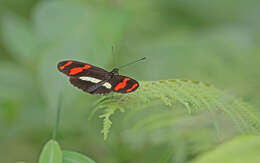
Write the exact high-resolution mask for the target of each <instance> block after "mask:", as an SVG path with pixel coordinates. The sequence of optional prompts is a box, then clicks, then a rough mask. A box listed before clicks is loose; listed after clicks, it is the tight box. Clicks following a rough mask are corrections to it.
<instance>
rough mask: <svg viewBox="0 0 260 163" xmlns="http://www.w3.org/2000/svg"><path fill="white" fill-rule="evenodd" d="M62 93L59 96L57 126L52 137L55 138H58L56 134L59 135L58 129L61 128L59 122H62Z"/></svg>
mask: <svg viewBox="0 0 260 163" xmlns="http://www.w3.org/2000/svg"><path fill="white" fill-rule="evenodd" d="M61 94H62V93H61V92H60V94H59V97H58V106H57V115H56V124H55V127H54V129H53V133H52V138H53V139H54V140H55V139H56V135H57V131H58V128H59V123H60V114H61V104H62V95H61Z"/></svg>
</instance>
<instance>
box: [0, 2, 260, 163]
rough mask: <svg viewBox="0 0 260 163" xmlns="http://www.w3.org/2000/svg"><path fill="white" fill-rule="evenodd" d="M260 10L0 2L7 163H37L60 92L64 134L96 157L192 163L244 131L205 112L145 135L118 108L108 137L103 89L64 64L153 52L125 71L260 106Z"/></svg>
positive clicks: (0, 119)
mask: <svg viewBox="0 0 260 163" xmlns="http://www.w3.org/2000/svg"><path fill="white" fill-rule="evenodd" d="M259 16H260V1H259V0H247V1H245V0H213V1H207V0H196V1H194V0H64V1H61V0H56V1H51V0H0V162H1V163H13V162H17V161H26V162H30V163H32V162H37V160H38V156H39V154H40V151H41V148H42V146H43V145H44V144H45V143H46V141H47V140H49V139H50V137H51V135H52V128H53V126H54V124H55V116H56V109H57V98H58V95H59V93H60V92H61V91H62V94H63V97H64V100H63V104H62V105H63V107H62V114H61V116H62V118H61V126H60V130H59V133H58V142H59V143H60V145H61V147H62V148H63V149H69V150H74V151H78V152H81V153H83V154H86V155H87V156H89V157H91V158H92V159H94V160H96V161H97V162H101V163H134V162H135V163H146V162H147V163H148V162H149V163H150V162H159V161H160V160H163V159H164V158H165V157H170V159H169V161H168V162H171V163H184V162H189V161H192V160H193V159H194V158H196V157H198V156H200V155H201V154H203V153H204V152H206V151H208V150H211V149H214V148H215V147H216V145H218V144H221V143H222V142H223V141H225V140H226V139H229V138H232V137H233V136H234V135H235V134H234V133H232V132H230V133H226V132H221V133H220V134H221V135H222V137H221V138H218V136H216V132H215V131H214V130H213V129H212V128H213V127H212V126H211V125H209V124H210V123H209V121H208V120H207V119H205V116H204V119H203V118H200V116H197V117H194V119H192V120H189V121H187V122H186V121H185V122H186V123H187V124H186V123H185V124H186V125H183V126H182V125H179V126H178V127H177V128H175V129H174V130H173V131H174V134H173V133H171V134H167V133H165V134H164V132H163V131H160V130H157V131H156V132H153V133H149V134H148V133H142V134H140V135H139V134H136V133H131V132H130V131H128V130H127V129H126V126H127V125H128V124H127V125H126V124H125V123H122V121H123V120H124V119H122V116H123V115H124V114H123V113H118V114H117V116H114V117H113V122H114V123H113V127H112V130H111V134H110V137H109V139H108V140H107V141H104V140H103V137H102V134H101V133H100V130H101V129H102V120H101V119H100V118H98V116H95V117H94V118H93V119H92V120H87V118H88V115H89V113H90V111H91V109H92V106H93V100H95V99H98V97H96V96H91V95H88V94H85V93H83V92H81V91H79V90H78V89H76V88H74V87H72V86H71V85H70V84H69V82H68V79H67V78H66V77H65V76H64V75H62V74H61V73H59V72H58V71H57V68H56V64H57V63H58V62H59V61H61V60H64V59H75V60H81V61H85V62H87V63H90V64H94V65H97V66H100V67H103V68H106V69H107V70H111V69H112V68H113V67H115V66H118V65H122V64H125V63H127V62H129V61H132V60H135V59H138V58H141V57H144V56H146V57H147V58H148V59H147V60H146V61H145V62H142V63H139V64H136V65H134V66H130V67H128V68H125V69H123V70H122V71H120V73H121V74H124V75H130V76H131V77H133V78H135V79H137V80H146V81H150V80H161V79H172V78H185V79H192V80H199V81H204V82H208V83H211V84H214V85H215V86H216V87H218V88H220V89H222V90H224V91H226V92H227V94H232V95H235V96H237V97H240V98H242V99H243V100H245V101H246V102H248V103H250V104H252V105H254V106H256V108H259V106H260V100H259V98H260V94H259V92H260V72H259V64H260V21H259ZM112 45H115V46H116V50H115V56H114V57H113V55H112V51H111V47H112ZM114 59H115V63H114ZM156 109H161V108H160V107H158V106H157V107H156V108H154V109H152V108H151V110H156ZM164 110H167V109H164ZM101 112H102V111H101ZM171 112H172V111H171ZM166 113H167V111H166ZM167 114H168V113H167ZM185 114H186V113H185ZM202 117H203V116H202ZM139 118H140V119H141V118H142V114H140V115H139ZM196 118H197V119H196ZM187 119H189V117H187ZM126 123H128V122H126ZM223 126H224V127H222V128H223V130H224V131H230V130H233V127H232V126H230V125H228V123H227V124H224V125H223ZM209 128H210V129H209ZM169 142H171V143H169Z"/></svg>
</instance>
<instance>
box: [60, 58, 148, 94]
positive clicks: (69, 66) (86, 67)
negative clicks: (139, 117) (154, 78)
mask: <svg viewBox="0 0 260 163" xmlns="http://www.w3.org/2000/svg"><path fill="white" fill-rule="evenodd" d="M143 59H145V58H142V59H140V60H143ZM138 61H139V60H137V61H135V62H138ZM130 64H132V63H130ZM127 65H129V64H127ZM124 66H126V65H124ZM57 67H58V70H59V71H60V72H62V73H64V74H66V75H67V76H68V77H69V80H70V83H71V84H72V85H73V86H75V87H77V88H79V89H81V90H83V91H84V92H87V93H90V94H107V93H111V92H118V93H130V92H133V91H135V90H136V89H137V88H138V87H139V83H138V82H137V81H136V80H134V79H132V78H130V77H126V76H122V75H119V73H118V71H119V69H118V68H114V69H113V70H112V71H110V72H108V71H106V70H104V69H102V68H100V67H96V66H93V65H91V64H88V63H83V62H79V61H75V60H66V61H61V62H59V63H58V65H57Z"/></svg>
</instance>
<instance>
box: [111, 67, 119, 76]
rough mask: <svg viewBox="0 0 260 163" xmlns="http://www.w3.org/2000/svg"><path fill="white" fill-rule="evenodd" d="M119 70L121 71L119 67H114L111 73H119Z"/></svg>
mask: <svg viewBox="0 0 260 163" xmlns="http://www.w3.org/2000/svg"><path fill="white" fill-rule="evenodd" d="M118 71H119V69H118V68H114V69H113V70H112V71H111V73H112V74H113V75H119V73H118Z"/></svg>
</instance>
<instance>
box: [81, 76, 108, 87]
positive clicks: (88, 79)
mask: <svg viewBox="0 0 260 163" xmlns="http://www.w3.org/2000/svg"><path fill="white" fill-rule="evenodd" d="M79 79H80V80H84V81H90V82H91V83H98V82H100V81H101V80H100V79H97V78H93V77H89V76H81V77H79ZM103 86H104V87H106V88H107V89H111V88H112V85H111V84H110V83H108V82H105V83H104V84H103Z"/></svg>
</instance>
